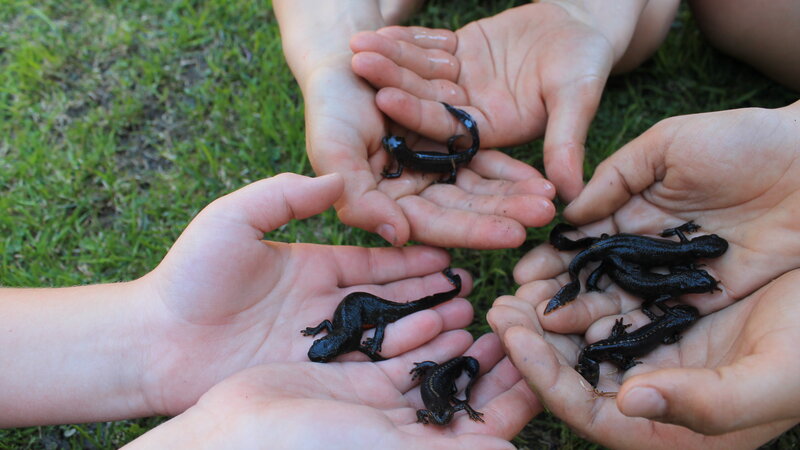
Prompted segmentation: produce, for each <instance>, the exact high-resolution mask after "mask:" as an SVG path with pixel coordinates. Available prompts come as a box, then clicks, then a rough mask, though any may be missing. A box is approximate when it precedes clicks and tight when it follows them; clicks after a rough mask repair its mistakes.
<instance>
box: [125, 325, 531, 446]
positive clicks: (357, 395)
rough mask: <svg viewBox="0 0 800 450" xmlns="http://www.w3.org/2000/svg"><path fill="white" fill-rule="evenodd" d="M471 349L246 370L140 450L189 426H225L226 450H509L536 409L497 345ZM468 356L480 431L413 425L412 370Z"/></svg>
mask: <svg viewBox="0 0 800 450" xmlns="http://www.w3.org/2000/svg"><path fill="white" fill-rule="evenodd" d="M471 343H472V338H471V336H470V335H469V333H467V332H466V331H451V332H448V333H445V334H443V335H441V336H439V337H438V338H437V339H435V340H434V341H432V342H431V343H430V344H428V345H426V346H424V347H421V348H419V349H416V350H414V351H411V352H409V353H406V354H404V355H401V356H399V357H397V358H394V359H392V360H388V361H382V362H379V363H371V362H370V363H357V362H345V363H331V364H315V363H310V362H305V363H283V364H278V363H276V364H267V365H263V366H259V367H255V368H251V369H248V370H246V371H244V372H241V373H238V374H236V375H234V376H232V377H230V378H228V379H226V380H225V381H223V382H222V383H220V384H219V385H217V386H215V387H214V388H212V389H211V390H210V391H209V392H208V393H206V394H205V395H203V397H202V398H201V399H200V400H199V402H198V403H197V405H196V406H194V407H192V408H191V409H189V410H188V411H187V412H185V413H184V414H182V415H181V416H178V417H176V418H175V419H172V420H171V421H169V422H167V423H166V424H165V425H162V427H160V428H158V429H156V430H154V431H153V432H151V433H149V434H148V435H145V436H144V438H143V439H142V441H141V442H139V441H137V442H139V443H141V444H147V442H148V439H151V438H157V437H159V434H161V437H162V439H163V438H164V437H165V436H169V435H170V433H171V432H172V430H173V429H175V430H177V432H178V433H179V434H180V435H181V436H184V437H185V436H186V435H187V434H188V435H190V436H191V435H193V433H192V427H198V428H200V429H201V430H213V429H216V428H220V427H222V429H225V430H226V432H225V433H224V440H225V441H224V442H225V446H228V447H231V446H232V447H238V448H260V447H270V448H276V447H277V448H298V447H303V448H312V447H334V448H364V447H369V446H374V445H375V443H376V442H380V447H381V448H417V447H419V448H433V447H436V448H464V447H470V448H513V447H512V446H511V445H510V444H509V443H508V442H507V441H506V440H507V439H511V438H512V437H513V436H514V435H515V434H516V433H518V432H519V431H520V430H521V429H522V427H523V426H524V425H525V424H526V423H527V422H528V421H529V420H530V419H531V418H532V417H533V416H534V414H536V413H538V412H539V406H538V402H537V401H536V399H535V398H534V397H533V394H532V393H531V392H530V390H528V387H527V386H526V385H525V383H524V381H523V380H522V379H521V377H520V375H519V372H517V371H516V369H514V367H513V366H512V365H511V363H510V361H509V360H508V359H507V358H504V354H503V351H502V348H501V347H500V343H499V340H498V339H497V337H496V336H494V335H485V336H483V337H482V338H481V339H479V340H478V341H476V342H475V343H474V344H473V345H472V346H470V344H471ZM465 351H466V354H468V355H470V356H473V357H475V358H476V359H478V361H479V362H480V364H481V373H482V377H481V378H480V379H479V380H478V382H477V384H476V385H475V388H474V390H473V391H472V392H473V395H472V397H471V399H470V403H471V404H472V405H473V406H474V407H475V408H476V409H478V410H480V411H481V412H483V413H484V416H483V418H484V420H485V423H479V422H473V421H471V420H469V418H468V417H467V415H466V414H464V413H456V415H455V416H454V418H453V421H452V422H451V423H450V424H449V425H448V426H446V427H440V426H435V425H423V424H421V423H417V422H416V420H417V419H416V410H417V409H421V408H424V406H423V404H422V402H421V398H420V394H419V388H418V387H416V385H417V383H418V381H412V379H411V375H409V371H410V369H411V368H413V367H414V362H419V361H423V360H434V361H438V362H444V361H446V360H448V359H450V358H453V357H455V356H460V355H461V354H462V353H464V352H465ZM206 421H207V422H208V423H206ZM228 424H232V425H235V426H232V427H231V426H229V425H228ZM187 430H189V432H188V433H187ZM204 435H205V434H204ZM221 437H222V436H221ZM137 442H135V443H134V444H136V443H137ZM161 442H164V441H163V440H161ZM206 445H208V443H206Z"/></svg>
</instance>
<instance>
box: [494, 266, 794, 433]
mask: <svg viewBox="0 0 800 450" xmlns="http://www.w3.org/2000/svg"><path fill="white" fill-rule="evenodd" d="M798 287H800V272H798V271H794V272H791V273H789V274H786V275H784V276H782V277H780V278H779V279H778V280H776V281H774V282H773V283H771V284H769V285H768V286H766V287H764V288H762V289H760V290H758V291H757V292H755V293H753V294H751V295H750V296H748V297H747V298H745V299H743V300H741V301H739V302H738V303H736V304H734V305H731V306H729V307H728V308H725V309H723V310H721V311H718V312H715V313H713V314H710V315H708V316H705V317H702V318H700V320H699V321H698V322H697V323H695V324H694V325H693V326H692V327H691V328H689V329H688V330H687V331H685V332H684V333H683V338H682V339H681V340H680V341H678V342H677V343H674V344H670V345H662V346H660V347H659V348H657V349H656V350H655V351H653V352H651V353H650V354H648V355H647V356H644V357H642V358H641V359H640V361H641V362H642V364H638V365H636V366H634V367H633V368H631V369H629V370H627V371H624V372H622V371H620V369H618V368H616V366H613V365H611V364H608V363H603V364H601V368H600V384H599V386H598V387H599V389H600V390H601V391H605V392H609V391H610V392H616V391H619V394H618V395H617V397H616V399H615V398H612V397H611V396H600V395H598V394H596V393H595V392H594V391H593V390H592V388H591V386H590V385H589V383H588V382H586V381H585V380H584V379H583V378H582V377H581V375H579V374H578V373H577V372H576V371H575V370H574V369H573V367H574V365H575V364H576V362H577V358H578V354H579V351H580V349H581V347H582V346H584V345H585V344H586V343H587V342H595V341H597V340H600V339H604V338H606V337H608V335H609V332H610V329H611V327H612V325H613V323H614V320H615V319H616V317H606V318H603V319H601V320H599V321H597V322H596V323H594V324H592V325H591V326H590V327H589V329H588V330H586V334H585V338H584V337H583V336H580V335H575V334H572V335H562V334H556V333H551V332H548V331H545V330H543V329H542V327H541V325H540V323H539V320H538V316H537V313H536V309H537V308H536V307H537V305H539V304H540V303H541V304H544V303H546V302H547V300H548V298H549V296H552V295H553V294H554V293H555V291H556V290H557V286H554V285H549V286H548V285H545V284H539V285H538V288H533V286H529V287H528V288H527V289H525V290H521V291H520V292H518V294H517V296H506V297H501V298H500V299H498V300H497V301H496V302H495V304H494V306H493V308H492V309H491V310H490V312H489V322H490V324H491V325H492V327H493V329H494V330H495V331H496V332H497V333H498V334H500V335H501V336H503V341H504V344H505V347H506V348H507V350H508V352H509V355H510V357H511V359H512V361H513V362H514V364H515V365H516V366H517V368H518V369H519V370H520V371H521V372H522V374H523V376H524V377H525V378H526V379H527V380H528V383H529V384H530V385H531V387H532V388H533V390H534V392H536V393H537V395H538V396H539V398H540V400H541V401H542V402H543V404H544V406H545V407H547V408H548V409H549V410H550V411H552V412H553V414H555V415H557V416H558V417H560V418H562V419H563V420H564V421H565V422H567V423H568V424H569V425H570V426H571V427H572V428H574V429H576V430H577V431H578V432H579V433H581V434H582V435H584V436H586V437H587V438H589V439H591V440H593V441H596V442H598V443H600V444H602V445H605V446H608V447H612V448H641V446H642V444H643V443H644V442H647V445H648V446H650V447H653V448H753V447H755V446H757V445H759V444H761V443H764V442H766V441H767V440H769V439H770V438H771V437H774V436H777V435H778V434H780V433H781V432H783V431H785V430H786V429H788V428H790V427H792V426H793V425H794V424H795V423H796V422H797V419H796V418H797V415H798V409H797V403H798V400H800V398H798V395H797V393H798V392H800V384H799V383H798V381H797V379H796V377H795V376H794V374H796V373H797V371H798V370H800V363H798V359H797V358H796V357H794V356H793V355H795V354H796V353H797V352H796V349H794V344H793V343H794V342H796V341H797V339H800V330H798V328H797V327H796V326H795V324H796V323H797V321H798V320H800V303H798V301H797V300H798V299H797V298H796V297H797V294H796V292H797V289H798ZM624 321H625V323H632V324H633V326H632V327H631V329H636V328H638V327H640V326H642V325H644V324H645V323H647V322H648V321H649V320H648V319H647V318H646V317H645V316H644V315H643V314H642V313H641V312H638V311H636V312H632V313H629V314H626V315H625V316H624ZM654 392H655V393H656V394H654ZM654 396H660V397H662V398H663V399H664V403H665V404H666V405H667V406H666V407H661V408H660V409H659V408H656V410H654V409H653V403H655V404H656V405H658V402H657V401H656V402H654V401H653V397H654ZM620 411H622V412H620ZM623 413H625V414H627V415H624V414H623ZM637 416H638V417H637ZM642 416H645V417H650V418H652V419H655V420H648V419H646V418H643V417H642ZM656 420H658V421H656ZM665 422H666V423H665ZM670 423H676V424H681V425H683V426H685V427H690V428H691V430H690V429H688V428H684V427H683V426H676V425H671V424H670ZM700 433H706V434H711V435H712V436H708V435H703V434H700Z"/></svg>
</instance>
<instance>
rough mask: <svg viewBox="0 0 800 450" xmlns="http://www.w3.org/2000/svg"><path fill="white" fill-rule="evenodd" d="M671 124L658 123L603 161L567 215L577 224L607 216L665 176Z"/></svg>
mask: <svg viewBox="0 0 800 450" xmlns="http://www.w3.org/2000/svg"><path fill="white" fill-rule="evenodd" d="M669 123H670V122H661V123H660V124H657V125H656V126H654V127H653V128H651V129H649V130H647V131H646V132H645V133H644V134H642V135H641V136H639V137H637V138H636V139H634V140H633V141H631V142H629V143H628V144H626V145H625V146H624V147H622V148H621V149H620V150H618V151H617V152H616V153H614V154H613V155H611V156H610V157H609V158H608V159H607V160H605V161H604V162H603V163H601V164H600V165H599V166H598V167H597V169H596V170H595V172H594V175H593V176H592V179H591V180H590V181H589V183H588V184H587V185H586V188H585V189H584V190H583V192H582V193H581V195H579V196H578V197H577V198H575V200H574V201H573V202H572V203H570V204H569V205H568V206H567V208H566V209H565V210H564V217H565V218H566V219H567V220H568V221H570V222H572V223H576V224H584V223H590V222H594V221H596V220H599V219H602V218H604V217H608V216H610V215H611V214H612V213H614V212H615V211H616V210H618V209H619V208H620V207H622V205H624V204H625V203H627V202H628V200H630V198H631V197H632V196H634V195H636V194H639V193H640V192H642V191H644V190H645V189H647V188H648V187H650V186H651V185H652V184H653V183H654V182H655V181H656V180H657V179H659V178H660V177H663V173H662V172H663V167H664V151H665V150H666V148H667V147H668V146H669V143H670V141H671V137H670V135H671V133H672V131H671V130H672V128H671V127H670V126H669V125H668V124H669Z"/></svg>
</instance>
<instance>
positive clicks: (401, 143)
mask: <svg viewBox="0 0 800 450" xmlns="http://www.w3.org/2000/svg"><path fill="white" fill-rule="evenodd" d="M442 105H444V107H445V109H446V110H447V112H449V113H450V114H452V115H453V116H454V117H455V118H456V119H458V121H459V122H461V123H462V124H463V125H464V126H465V127H466V128H467V130H468V131H469V133H470V137H471V138H472V145H470V147H469V148H468V149H466V150H464V151H461V152H459V151H457V149H456V148H455V142H456V141H457V140H458V138H460V137H461V135H455V136H452V137H450V139H448V140H447V153H439V152H425V151H420V152H415V151H414V150H411V149H410V148H409V147H408V145H406V140H405V139H404V138H403V137H402V136H386V137H384V138H383V141H382V143H383V148H384V149H385V150H386V151H387V152H388V153H389V155H390V156H394V158H395V159H396V160H397V170H395V171H394V172H390V171H389V168H388V167H386V168H384V170H383V177H384V178H397V177H399V176H400V175H402V174H403V168H404V167H410V168H411V169H414V170H419V171H421V172H434V173H449V174H450V176H449V177H448V178H445V179H443V180H440V181H439V182H440V183H449V184H452V183H455V181H456V170H457V169H458V165H459V164H468V163H469V162H470V161H471V160H472V157H474V156H475V154H476V153H477V152H478V149H479V148H480V145H481V140H480V136H479V134H478V124H477V123H476V122H475V119H473V118H472V116H470V115H469V113H467V112H466V111H464V110H461V109H458V108H454V107H452V106H450V105H448V104H447V103H444V102H442Z"/></svg>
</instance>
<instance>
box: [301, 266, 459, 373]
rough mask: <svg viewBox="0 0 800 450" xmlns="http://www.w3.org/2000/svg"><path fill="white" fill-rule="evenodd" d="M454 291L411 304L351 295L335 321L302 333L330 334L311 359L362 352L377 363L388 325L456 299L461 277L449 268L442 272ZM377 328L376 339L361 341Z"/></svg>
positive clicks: (313, 349) (318, 342)
mask: <svg viewBox="0 0 800 450" xmlns="http://www.w3.org/2000/svg"><path fill="white" fill-rule="evenodd" d="M442 273H443V274H444V276H445V277H447V280H448V281H449V282H450V283H451V284H452V285H453V289H452V290H449V291H445V292H440V293H438V294H433V295H429V296H427V297H423V298H421V299H419V300H415V301H410V302H407V303H396V302H392V301H389V300H384V299H382V298H380V297H378V296H376V295H373V294H369V293H366V292H353V293H352V294H348V295H347V296H346V297H345V298H344V299H343V300H342V301H341V302H340V303H339V306H337V307H336V311H335V312H334V313H333V322H331V321H330V320H323V321H322V322H321V323H320V324H319V325H317V326H316V327H308V328H306V329H305V330H302V331H300V332H301V333H302V334H303V335H304V336H316V335H317V333H319V332H320V331H322V330H327V331H328V334H327V335H325V336H323V337H322V338H320V339H317V340H316V341H314V343H313V344H312V345H311V348H310V349H309V350H308V359H310V360H311V361H314V362H328V361H330V360H331V359H333V358H335V357H337V356H339V355H341V354H344V353H349V352H352V351H356V350H357V351H360V352H362V353H364V354H365V355H367V356H369V357H370V358H371V359H372V360H373V361H382V360H384V359H385V358H384V357H382V356H381V355H380V354H379V352H380V351H381V345H382V344H383V338H384V333H385V331H386V325H388V324H390V323H392V322H394V321H396V320H398V319H400V318H402V317H405V316H407V315H409V314H412V313H415V312H417V311H422V310H423V309H428V308H432V307H434V306H436V305H439V304H441V303H444V302H446V301H448V300H450V299H453V298H455V296H456V295H458V293H459V291H461V277H460V276H459V275H457V274H454V273H453V272H452V271H451V270H450V269H449V268H448V269H445V270H443V271H442ZM370 328H375V337H372V338H367V339H366V340H365V341H364V342H363V343H362V342H361V335H362V334H363V332H364V330H367V329H370Z"/></svg>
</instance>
